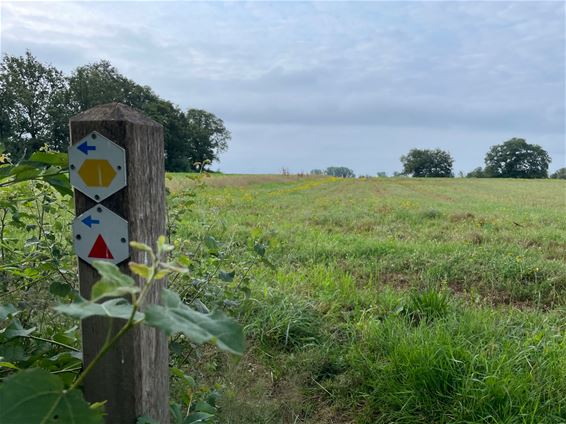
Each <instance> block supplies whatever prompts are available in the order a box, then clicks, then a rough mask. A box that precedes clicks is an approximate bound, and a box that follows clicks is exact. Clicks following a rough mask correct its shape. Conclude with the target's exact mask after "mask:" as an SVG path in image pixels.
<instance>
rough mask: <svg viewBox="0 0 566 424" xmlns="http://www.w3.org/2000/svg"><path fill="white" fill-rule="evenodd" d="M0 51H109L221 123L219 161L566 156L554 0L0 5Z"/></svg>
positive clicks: (235, 165) (347, 162)
mask: <svg viewBox="0 0 566 424" xmlns="http://www.w3.org/2000/svg"><path fill="white" fill-rule="evenodd" d="M0 8H1V9H0V11H1V50H2V52H3V53H8V54H11V55H21V54H23V53H24V52H25V50H26V49H30V50H31V52H32V53H33V54H34V55H35V56H36V57H38V58H39V59H40V60H41V61H44V62H49V63H51V64H53V65H55V66H56V67H58V68H60V69H62V70H63V71H65V72H66V73H69V72H71V71H72V70H73V69H74V68H75V67H77V66H79V65H83V64H86V63H89V62H94V61H98V60H100V59H107V60H109V61H110V62H112V64H114V65H115V66H116V67H117V68H118V69H119V70H120V71H121V72H122V73H123V74H125V75H126V76H128V77H129V78H131V79H133V80H135V81H136V82H138V83H141V84H144V85H149V86H151V87H152V88H153V89H154V90H155V91H156V92H157V93H158V94H159V95H160V96H161V97H163V98H166V99H168V100H171V101H173V102H174V103H176V104H178V105H179V106H180V107H181V108H183V109H187V108H201V109H206V110H208V111H210V112H213V113H214V114H216V115H217V116H219V117H220V118H222V119H224V121H225V124H226V126H227V127H228V128H229V129H230V131H231V132H232V141H231V142H230V145H229V150H228V151H227V152H226V153H224V154H223V155H222V157H221V162H220V163H217V164H215V166H214V168H219V169H220V170H222V171H224V172H238V173H257V172H261V173H277V172H280V170H281V168H282V167H286V168H289V169H290V170H291V171H292V172H298V171H309V170H311V169H313V168H325V167H327V166H331V165H343V166H348V167H350V168H352V169H354V171H355V172H356V173H358V174H371V175H375V173H376V172H378V171H386V172H388V173H392V172H393V171H395V170H400V169H401V165H400V162H399V157H400V156H401V155H402V154H404V153H406V152H407V151H408V150H409V149H411V148H413V147H418V148H436V147H440V148H442V149H446V150H448V151H450V153H451V154H452V156H453V157H454V159H455V166H454V168H455V171H456V172H457V171H460V170H462V171H464V172H467V171H470V170H471V169H473V168H475V167H477V166H481V165H483V157H484V155H485V152H486V151H487V150H488V148H489V147H490V146H491V145H493V144H498V143H501V142H503V141H505V140H508V139H509V138H511V137H522V138H526V139H527V141H528V142H531V143H536V144H540V145H542V146H543V147H544V148H545V149H546V150H547V151H548V152H549V153H550V155H551V156H552V159H553V162H552V164H551V169H556V168H559V167H562V166H565V163H564V162H565V122H564V121H565V90H566V88H565V4H564V2H561V1H557V2H550V1H546V2H544V1H540V2H482V1H473V2H472V1H466V2H431V1H421V2H405V1H397V2H355V3H354V2H349V3H348V2H331V3H330V2H312V3H311V2H309V3H307V2H273V3H271V2H251V3H243V2H229V3H222V2H214V3H212V2H198V3H193V2H191V3H189V2H81V3H74V2H64V3H54V2H41V3H32V2H25V3H20V2H6V1H5V0H4V1H1V2H0Z"/></svg>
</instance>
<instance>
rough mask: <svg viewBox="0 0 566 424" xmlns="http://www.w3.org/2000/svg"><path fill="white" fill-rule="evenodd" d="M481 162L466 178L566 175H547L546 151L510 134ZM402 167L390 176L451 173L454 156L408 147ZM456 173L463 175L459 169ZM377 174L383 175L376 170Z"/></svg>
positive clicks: (332, 171)
mask: <svg viewBox="0 0 566 424" xmlns="http://www.w3.org/2000/svg"><path fill="white" fill-rule="evenodd" d="M484 162H485V166H484V167H483V168H482V167H481V166H480V167H478V168H476V169H474V170H473V171H471V172H469V173H468V174H467V175H466V177H467V178H549V177H550V178H557V179H566V168H560V169H559V170H557V171H556V172H554V173H553V174H551V175H550V176H549V175H548V166H549V165H550V162H551V159H550V155H549V154H548V153H547V152H546V151H545V150H544V149H543V148H542V147H541V146H539V145H537V144H529V143H527V142H526V140H524V139H522V138H512V139H510V140H507V141H506V142H504V143H502V144H497V145H495V146H491V148H490V149H489V151H488V152H487V153H486V155H485V159H484ZM401 164H402V165H403V170H402V171H401V172H395V173H394V176H410V177H454V170H453V164H454V159H453V158H452V156H451V155H450V153H449V152H447V151H445V150H441V149H411V150H410V151H409V152H408V153H407V154H406V155H403V156H401ZM310 174H311V175H329V176H333V177H343V178H355V176H356V175H355V174H354V171H352V170H351V169H350V168H347V167H344V166H331V167H328V168H326V169H325V170H321V169H313V170H312V171H311V172H310ZM460 174H461V175H460V176H462V177H463V176H464V175H463V174H462V173H460ZM377 176H378V177H386V176H387V174H386V173H385V172H378V173H377Z"/></svg>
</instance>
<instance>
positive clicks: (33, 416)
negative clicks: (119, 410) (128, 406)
mask: <svg viewBox="0 0 566 424" xmlns="http://www.w3.org/2000/svg"><path fill="white" fill-rule="evenodd" d="M0 405H2V408H0V422H2V423H10V424H29V423H55V422H59V423H70V424H73V423H74V424H79V423H80V424H101V423H103V420H102V414H101V413H100V411H97V410H94V409H91V408H89V405H88V403H87V402H86V401H85V400H84V398H83V395H82V393H81V392H80V391H79V390H71V391H66V390H65V389H64V386H63V382H62V381H61V379H59V378H58V377H56V376H54V375H51V374H49V373H48V372H47V371H45V370H42V369H39V368H33V369H28V370H25V371H21V372H18V373H17V374H14V375H13V376H12V377H9V378H8V379H6V380H5V381H4V383H3V384H2V385H0Z"/></svg>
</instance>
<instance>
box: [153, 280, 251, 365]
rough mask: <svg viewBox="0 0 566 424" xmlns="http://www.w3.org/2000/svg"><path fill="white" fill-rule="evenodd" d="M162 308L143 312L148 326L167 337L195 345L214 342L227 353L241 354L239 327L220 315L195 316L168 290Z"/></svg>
mask: <svg viewBox="0 0 566 424" xmlns="http://www.w3.org/2000/svg"><path fill="white" fill-rule="evenodd" d="M161 299H162V302H163V306H161V305H149V306H148V307H147V309H146V312H145V322H146V324H147V325H150V326H152V327H157V328H160V329H162V330H163V331H165V333H167V334H168V335H172V334H175V333H183V334H184V335H185V336H186V337H188V338H189V339H191V340H192V341H193V342H195V343H199V344H200V343H204V342H208V341H210V342H213V343H216V345H217V346H218V347H219V348H220V349H222V350H226V351H228V352H232V353H235V354H237V355H242V354H243V353H244V334H243V332H242V327H241V326H240V325H239V324H238V323H237V322H236V321H234V320H233V319H232V318H229V317H227V316H226V315H224V314H223V313H222V312H220V311H215V312H213V313H212V314H202V313H200V312H197V311H195V310H193V309H191V308H190V307H188V306H187V305H185V304H184V303H183V302H181V299H180V297H179V295H178V294H177V293H175V292H172V291H171V290H167V289H163V290H162V291H161Z"/></svg>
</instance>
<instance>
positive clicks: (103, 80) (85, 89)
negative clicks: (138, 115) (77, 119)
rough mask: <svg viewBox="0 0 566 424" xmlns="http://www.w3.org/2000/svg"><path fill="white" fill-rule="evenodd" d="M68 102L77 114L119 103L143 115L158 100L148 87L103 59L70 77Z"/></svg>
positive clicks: (81, 68) (85, 66)
mask: <svg viewBox="0 0 566 424" xmlns="http://www.w3.org/2000/svg"><path fill="white" fill-rule="evenodd" d="M69 93H70V100H71V102H72V103H73V106H74V108H75V110H76V111H83V110H87V109H90V108H91V107H94V106H96V105H100V104H104V103H112V102H120V103H124V104H125V105H128V106H132V107H134V108H136V109H140V110H143V111H144V112H145V109H146V107H148V105H151V104H152V103H155V102H158V101H160V100H161V99H160V98H159V96H158V95H157V94H155V93H154V92H153V90H152V89H151V88H150V87H147V86H141V85H139V84H137V83H136V82H134V81H132V80H131V79H129V78H127V77H125V76H124V75H122V74H120V72H119V71H118V70H117V69H116V68H115V67H114V66H112V64H110V62H108V61H106V60H101V61H100V62H96V63H90V64H88V65H84V66H80V67H78V68H77V69H75V70H74V71H73V73H72V74H71V76H70V77H69Z"/></svg>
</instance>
